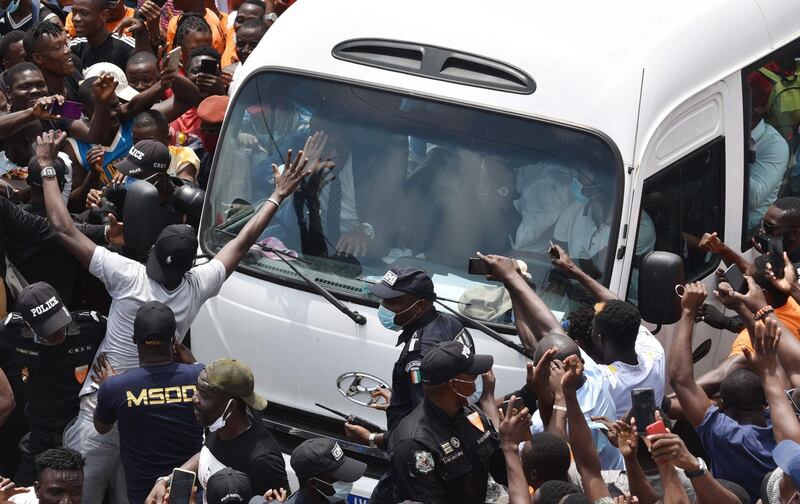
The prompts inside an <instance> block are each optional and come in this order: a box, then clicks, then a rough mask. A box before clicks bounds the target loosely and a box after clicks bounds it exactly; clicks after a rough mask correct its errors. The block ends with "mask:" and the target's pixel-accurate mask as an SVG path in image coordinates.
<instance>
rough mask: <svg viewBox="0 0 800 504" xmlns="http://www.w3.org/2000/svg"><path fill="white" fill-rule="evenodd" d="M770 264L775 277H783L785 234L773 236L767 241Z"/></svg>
mask: <svg viewBox="0 0 800 504" xmlns="http://www.w3.org/2000/svg"><path fill="white" fill-rule="evenodd" d="M767 249H768V252H767V253H768V254H769V264H770V266H772V273H773V274H774V275H775V278H783V267H784V266H785V265H784V262H783V236H771V237H770V238H769V240H768V242H767Z"/></svg>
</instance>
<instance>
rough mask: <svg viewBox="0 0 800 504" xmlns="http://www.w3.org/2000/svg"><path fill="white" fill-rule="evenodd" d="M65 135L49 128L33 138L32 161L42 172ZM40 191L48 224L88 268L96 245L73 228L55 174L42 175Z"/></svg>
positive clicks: (54, 155) (50, 164)
mask: <svg viewBox="0 0 800 504" xmlns="http://www.w3.org/2000/svg"><path fill="white" fill-rule="evenodd" d="M66 137H67V134H66V133H64V132H61V133H56V132H54V131H52V130H50V131H46V132H44V133H42V134H41V135H39V137H37V138H36V160H37V161H38V162H39V166H41V167H42V171H44V169H45V168H47V167H52V166H53V163H54V162H55V159H56V155H57V154H58V149H59V147H60V146H61V145H62V144H63V143H64V140H65V139H66ZM42 190H43V192H44V201H45V205H46V206H47V220H49V221H50V226H51V227H52V228H53V231H55V233H56V234H57V235H58V237H59V238H60V239H61V242H62V243H63V244H64V247H65V248H66V249H67V250H69V251H70V253H72V255H74V256H75V258H76V259H78V262H80V263H81V265H83V266H84V267H85V268H87V269H88V268H89V263H90V262H91V261H92V255H93V254H94V249H95V247H97V245H95V244H94V243H93V242H92V240H90V239H89V238H87V237H86V236H85V235H84V234H83V233H81V232H80V231H79V230H78V228H77V227H75V223H74V222H72V217H70V215H69V212H68V211H67V206H66V205H65V204H64V200H63V199H61V190H60V189H59V188H58V180H56V177H45V176H42Z"/></svg>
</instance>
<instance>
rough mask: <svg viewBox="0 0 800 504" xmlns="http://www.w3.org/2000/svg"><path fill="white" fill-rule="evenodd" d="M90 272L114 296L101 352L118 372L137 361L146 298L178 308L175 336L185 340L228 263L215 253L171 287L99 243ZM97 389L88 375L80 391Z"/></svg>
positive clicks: (219, 281)
mask: <svg viewBox="0 0 800 504" xmlns="http://www.w3.org/2000/svg"><path fill="white" fill-rule="evenodd" d="M89 272H90V273H91V274H92V275H94V276H96V277H97V278H99V279H100V281H101V282H103V284H104V285H105V287H106V290H107V291H108V293H109V294H110V295H111V299H112V302H111V309H110V310H109V313H108V325H107V327H106V337H105V339H103V342H102V343H101V344H100V348H99V349H98V350H97V355H100V354H101V353H103V352H105V354H106V356H107V357H108V359H109V363H110V364H111V366H112V367H113V368H114V370H115V371H116V372H118V373H120V372H122V371H126V370H128V369H132V368H135V367H138V366H139V355H138V352H137V350H136V345H135V344H134V343H133V321H134V319H135V318H136V312H137V311H138V310H139V308H140V307H141V306H142V305H143V304H144V303H147V302H149V301H159V302H161V303H164V304H165V305H167V306H169V307H170V309H171V310H172V312H173V313H174V314H175V322H176V329H175V338H176V339H177V340H178V341H182V340H183V337H184V336H185V335H186V331H187V330H188V329H189V326H190V325H191V323H192V321H193V320H194V318H195V316H197V312H198V311H200V307H201V306H203V303H205V302H206V300H207V299H208V298H211V297H214V296H216V295H217V293H218V292H219V290H220V288H222V284H223V283H224V282H225V266H224V265H223V264H222V263H221V262H220V261H217V260H216V259H212V260H211V261H209V262H207V263H206V264H203V265H201V266H196V267H194V268H192V269H190V270H189V271H188V272H187V273H186V274H185V275H184V276H183V280H182V281H181V283H180V285H179V286H178V287H177V288H176V289H175V290H173V291H168V290H166V289H165V288H164V286H163V285H161V284H160V283H158V282H156V281H155V280H153V279H151V278H150V277H148V276H147V272H146V270H145V265H144V264H141V263H138V262H136V261H134V260H132V259H128V258H127V257H123V256H121V255H119V254H116V253H114V252H111V251H109V250H107V249H105V248H103V247H96V248H95V251H94V255H92V261H91V263H90V264H89ZM96 390H97V386H96V385H95V384H94V382H93V381H92V380H91V379H88V378H87V380H86V382H85V383H84V385H83V389H81V395H85V394H89V393H92V392H94V391H96Z"/></svg>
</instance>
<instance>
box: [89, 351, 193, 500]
mask: <svg viewBox="0 0 800 504" xmlns="http://www.w3.org/2000/svg"><path fill="white" fill-rule="evenodd" d="M203 367H204V366H203V365H202V364H191V365H190V364H178V363H175V362H172V363H169V364H163V365H160V366H147V367H138V368H133V369H130V370H128V371H126V372H124V373H122V374H119V375H116V376H112V377H110V378H109V379H108V380H106V381H105V382H104V383H103V384H102V385H101V386H100V390H98V392H97V411H96V412H95V418H97V420H98V421H99V422H101V423H104V424H113V423H114V422H117V423H118V428H119V442H120V459H121V460H122V467H123V468H124V469H125V480H126V481H127V484H128V500H129V501H130V502H132V503H133V502H144V500H145V499H146V498H147V494H148V493H149V492H150V490H151V489H152V488H153V484H154V483H155V480H156V479H157V478H158V477H159V476H164V475H165V474H169V473H170V472H172V470H173V469H174V468H176V467H180V466H181V464H183V463H184V462H186V461H187V460H189V459H190V458H191V457H192V456H194V455H195V454H197V452H199V451H200V448H202V446H203V429H202V427H201V426H200V425H198V424H197V421H196V420H195V416H194V408H193V407H192V397H194V394H195V393H196V392H197V376H198V375H199V374H200V371H202V370H203Z"/></svg>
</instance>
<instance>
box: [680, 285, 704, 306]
mask: <svg viewBox="0 0 800 504" xmlns="http://www.w3.org/2000/svg"><path fill="white" fill-rule="evenodd" d="M707 296H708V291H707V290H706V286H705V285H703V284H702V283H700V282H694V283H689V284H686V285H684V293H683V297H682V298H681V308H682V309H683V310H687V311H689V312H691V313H697V310H698V309H699V308H700V307H701V306H703V303H704V302H705V301H706V297H707Z"/></svg>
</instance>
